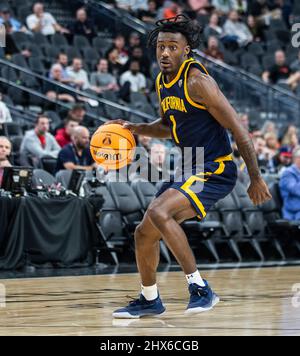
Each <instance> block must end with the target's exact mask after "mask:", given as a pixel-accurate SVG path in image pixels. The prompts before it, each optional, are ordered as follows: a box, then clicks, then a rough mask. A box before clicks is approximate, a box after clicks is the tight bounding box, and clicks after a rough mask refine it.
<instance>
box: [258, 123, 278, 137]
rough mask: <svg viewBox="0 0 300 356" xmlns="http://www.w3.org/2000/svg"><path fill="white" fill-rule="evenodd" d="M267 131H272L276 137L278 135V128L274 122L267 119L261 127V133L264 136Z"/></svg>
mask: <svg viewBox="0 0 300 356" xmlns="http://www.w3.org/2000/svg"><path fill="white" fill-rule="evenodd" d="M267 133H272V134H274V135H275V136H276V137H278V130H277V127H276V125H275V123H274V122H273V121H270V120H267V121H266V122H265V123H264V125H263V127H262V129H261V135H262V136H264V135H265V134H267Z"/></svg>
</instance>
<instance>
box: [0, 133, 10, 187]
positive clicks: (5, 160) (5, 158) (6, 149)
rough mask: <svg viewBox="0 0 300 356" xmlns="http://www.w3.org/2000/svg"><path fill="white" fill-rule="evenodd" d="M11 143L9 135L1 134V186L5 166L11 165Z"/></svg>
mask: <svg viewBox="0 0 300 356" xmlns="http://www.w3.org/2000/svg"><path fill="white" fill-rule="evenodd" d="M11 147H12V146H11V143H10V141H9V139H8V138H7V137H4V136H0V187H1V184H2V178H3V168H5V167H11V163H10V161H9V156H10V154H11Z"/></svg>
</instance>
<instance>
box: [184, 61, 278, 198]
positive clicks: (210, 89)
mask: <svg viewBox="0 0 300 356" xmlns="http://www.w3.org/2000/svg"><path fill="white" fill-rule="evenodd" d="M188 91H189V95H190V97H191V98H192V100H193V101H195V102H199V103H203V104H204V105H205V106H206V108H207V110H208V112H209V113H210V114H211V115H212V116H213V117H214V118H215V119H216V120H217V121H218V122H219V123H220V124H221V125H222V126H223V127H224V128H226V129H229V130H230V131H231V132H232V134H233V137H234V139H235V142H236V144H237V147H238V150H239V152H240V154H241V156H242V157H243V159H244V161H245V163H246V165H247V168H248V172H249V175H250V178H251V184H250V187H249V189H248V194H249V196H250V198H251V200H252V202H253V203H254V204H255V205H259V204H263V203H264V202H265V201H267V200H270V199H271V198H272V196H271V194H270V191H269V188H268V186H267V184H266V183H265V181H264V180H263V178H262V176H261V173H260V170H259V166H258V163H257V158H256V153H255V149H254V146H253V143H252V140H251V138H250V135H249V132H248V131H247V130H246V129H245V128H244V127H243V126H242V125H241V123H240V121H239V119H238V115H237V113H236V111H235V110H234V108H233V107H232V105H231V104H230V103H229V101H228V100H227V99H226V97H225V96H224V94H223V93H222V92H221V90H220V89H219V87H218V85H217V83H216V82H215V80H214V79H213V78H212V77H210V76H209V75H205V74H202V73H201V72H199V70H196V69H194V68H193V69H192V70H191V71H190V75H189V78H188Z"/></svg>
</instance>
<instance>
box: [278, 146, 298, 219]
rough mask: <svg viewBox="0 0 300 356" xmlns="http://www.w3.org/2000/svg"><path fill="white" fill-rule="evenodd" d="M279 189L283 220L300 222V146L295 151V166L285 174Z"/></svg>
mask: <svg viewBox="0 0 300 356" xmlns="http://www.w3.org/2000/svg"><path fill="white" fill-rule="evenodd" d="M279 187H280V192H281V196H282V199H283V208H282V214H283V218H284V219H287V220H289V221H297V220H300V146H299V147H297V148H296V149H295V150H294V152H293V165H292V166H291V167H289V168H287V169H286V170H285V172H284V173H283V175H282V177H281V179H280V183H279Z"/></svg>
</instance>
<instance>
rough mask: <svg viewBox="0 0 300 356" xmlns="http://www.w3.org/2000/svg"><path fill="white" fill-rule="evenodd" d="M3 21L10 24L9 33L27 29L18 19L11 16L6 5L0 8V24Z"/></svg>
mask: <svg viewBox="0 0 300 356" xmlns="http://www.w3.org/2000/svg"><path fill="white" fill-rule="evenodd" d="M4 23H7V24H9V25H10V28H11V33H13V32H26V31H27V29H26V27H25V26H23V25H22V24H21V22H20V21H18V20H17V19H15V18H14V17H12V16H11V11H10V9H9V7H7V6H3V7H2V8H0V25H3V24H4Z"/></svg>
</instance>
